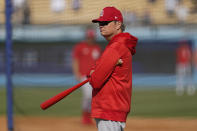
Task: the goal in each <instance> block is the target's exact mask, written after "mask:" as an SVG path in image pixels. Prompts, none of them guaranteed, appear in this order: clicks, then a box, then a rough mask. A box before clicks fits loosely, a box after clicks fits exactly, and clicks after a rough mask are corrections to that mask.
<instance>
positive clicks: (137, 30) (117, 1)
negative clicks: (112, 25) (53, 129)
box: [0, 0, 197, 131]
mask: <svg viewBox="0 0 197 131" xmlns="http://www.w3.org/2000/svg"><path fill="white" fill-rule="evenodd" d="M12 1H13V2H12V4H13V14H12V25H13V57H12V61H13V63H12V68H13V75H12V78H13V89H14V93H13V94H14V118H15V122H14V123H15V124H14V128H15V131H24V130H26V129H28V128H23V127H22V124H21V121H20V120H21V118H22V119H27V121H28V116H66V117H67V116H80V115H81V92H80V90H78V91H76V92H74V93H73V94H72V95H71V96H69V98H68V99H67V98H66V99H64V100H62V101H61V102H60V104H57V105H55V106H54V107H52V108H50V109H49V110H47V111H45V112H43V111H42V110H41V109H40V107H39V105H40V103H41V102H43V101H44V100H46V99H48V98H50V97H51V96H54V95H56V94H57V93H59V92H61V91H63V90H65V89H67V88H69V87H72V86H73V85H75V84H77V83H78V81H77V80H76V78H75V77H74V75H73V71H72V49H73V47H74V46H75V45H76V44H77V42H79V41H81V40H84V39H85V31H86V29H87V27H89V26H91V27H94V29H96V38H97V43H99V44H100V45H101V47H102V49H104V48H105V46H106V44H107V42H106V41H105V40H104V39H103V38H102V36H101V35H100V33H99V29H98V28H97V27H98V26H97V25H93V24H92V23H91V20H92V19H94V18H97V17H99V15H100V13H101V10H102V9H103V8H104V7H106V6H115V7H117V8H118V9H120V10H121V12H122V13H123V17H124V23H125V25H126V32H129V33H131V34H133V35H134V36H137V37H138V38H139V43H138V46H137V53H136V55H135V56H134V59H133V85H134V87H145V88H148V89H150V88H153V87H156V88H162V89H163V88H169V87H170V88H173V90H174V88H175V87H176V84H177V83H176V64H177V61H176V60H177V58H176V55H177V54H176V49H177V48H178V47H179V45H180V43H181V42H182V41H184V42H186V43H187V44H188V45H189V47H190V48H191V52H192V58H191V61H190V64H191V67H192V68H191V69H192V71H191V72H192V74H191V75H192V76H193V77H192V84H193V86H195V84H197V83H196V82H197V80H196V78H197V77H196V71H195V61H197V60H196V58H195V55H194V54H195V47H197V38H196V36H197V31H196V29H197V2H196V1H195V0H99V1H94V0H12ZM4 11H5V3H4V0H0V73H1V74H0V87H1V88H0V90H4V86H5V75H4V74H5V68H6V67H5V51H4V50H5V44H4V40H5V29H4V24H5V16H4V13H5V12H4ZM196 63H197V62H196ZM149 87H150V88H149ZM2 109H4V108H2ZM1 112H2V114H4V113H5V112H6V111H4V110H3V111H0V113H1ZM0 115H1V114H0ZM30 122H31V121H30ZM29 128H32V127H29ZM0 129H1V128H0Z"/></svg>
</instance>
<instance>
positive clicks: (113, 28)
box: [99, 21, 121, 37]
mask: <svg viewBox="0 0 197 131" xmlns="http://www.w3.org/2000/svg"><path fill="white" fill-rule="evenodd" d="M120 26H121V24H120V22H117V21H102V22H99V28H100V33H101V35H102V36H104V37H111V36H114V35H115V34H116V33H117V31H118V29H120Z"/></svg>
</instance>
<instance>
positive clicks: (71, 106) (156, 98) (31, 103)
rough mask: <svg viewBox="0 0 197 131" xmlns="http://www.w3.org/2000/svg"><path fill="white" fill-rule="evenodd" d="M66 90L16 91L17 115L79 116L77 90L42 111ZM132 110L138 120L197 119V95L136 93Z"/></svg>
mask: <svg viewBox="0 0 197 131" xmlns="http://www.w3.org/2000/svg"><path fill="white" fill-rule="evenodd" d="M64 89H65V88H15V89H14V113H15V114H17V115H26V116H31V115H33V116H79V115H80V114H81V91H80V90H77V91H75V92H74V93H72V94H70V95H69V96H68V97H66V98H65V99H63V100H62V101H60V102H58V103H57V104H55V105H54V106H52V107H50V108H49V109H47V110H45V111H43V110H41V108H40V107H39V106H40V103H41V102H43V101H45V100H47V99H48V98H50V97H52V96H54V95H56V94H57V93H59V92H61V91H63V90H64ZM131 108H132V110H131V113H130V114H129V116H137V117H197V93H196V94H195V95H194V96H188V95H186V94H185V95H183V96H176V95H175V92H174V90H173V89H172V88H168V89H151V90H150V89H142V88H140V89H138V88H134V89H133V96H132V107H131ZM5 114H6V91H5V88H0V115H5Z"/></svg>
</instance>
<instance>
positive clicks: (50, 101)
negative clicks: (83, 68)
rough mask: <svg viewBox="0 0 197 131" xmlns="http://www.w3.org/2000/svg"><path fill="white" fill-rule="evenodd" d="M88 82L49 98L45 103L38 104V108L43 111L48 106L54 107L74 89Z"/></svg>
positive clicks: (85, 81)
mask: <svg viewBox="0 0 197 131" xmlns="http://www.w3.org/2000/svg"><path fill="white" fill-rule="evenodd" d="M88 81H89V79H87V80H84V81H82V82H81V83H79V84H77V85H75V86H73V87H71V88H69V89H66V90H65V91H63V92H61V93H59V94H57V95H55V96H53V97H51V98H50V99H48V100H46V101H45V102H43V103H42V104H40V107H41V108H42V109H43V110H45V109H47V108H49V107H50V106H52V105H54V104H55V103H57V102H59V101H60V100H62V99H63V98H64V97H66V96H68V95H69V94H70V93H72V92H73V91H75V90H76V89H78V88H79V87H81V86H82V85H84V84H85V83H87V82H88Z"/></svg>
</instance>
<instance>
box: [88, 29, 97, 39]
mask: <svg viewBox="0 0 197 131" xmlns="http://www.w3.org/2000/svg"><path fill="white" fill-rule="evenodd" d="M86 37H87V38H95V37H96V34H95V30H94V29H88V30H87V31H86Z"/></svg>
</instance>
